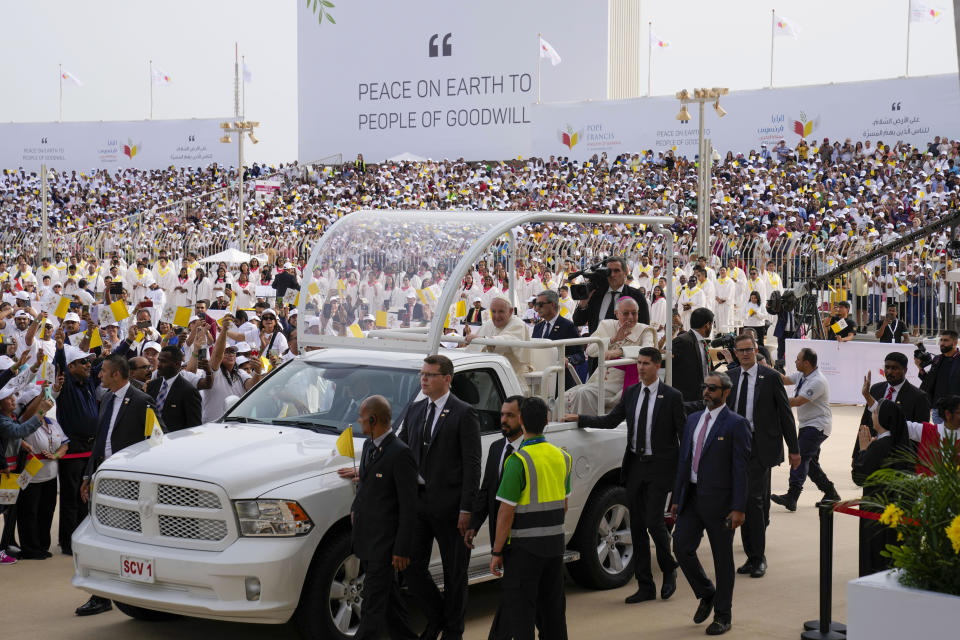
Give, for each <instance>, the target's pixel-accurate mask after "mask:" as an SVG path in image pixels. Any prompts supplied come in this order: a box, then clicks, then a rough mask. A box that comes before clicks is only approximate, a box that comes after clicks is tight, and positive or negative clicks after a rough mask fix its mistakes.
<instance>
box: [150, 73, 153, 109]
mask: <svg viewBox="0 0 960 640" xmlns="http://www.w3.org/2000/svg"><path fill="white" fill-rule="evenodd" d="M150 119H151V120H153V60H151V61H150Z"/></svg>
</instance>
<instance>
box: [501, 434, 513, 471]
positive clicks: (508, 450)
mask: <svg viewBox="0 0 960 640" xmlns="http://www.w3.org/2000/svg"><path fill="white" fill-rule="evenodd" d="M512 453H513V445H512V444H510V443H509V442H508V443H507V446H505V447H504V448H503V464H501V465H500V475H499V476H498V477H499V478H503V468H504V467H505V466H506V465H507V458H509V457H510V454H512Z"/></svg>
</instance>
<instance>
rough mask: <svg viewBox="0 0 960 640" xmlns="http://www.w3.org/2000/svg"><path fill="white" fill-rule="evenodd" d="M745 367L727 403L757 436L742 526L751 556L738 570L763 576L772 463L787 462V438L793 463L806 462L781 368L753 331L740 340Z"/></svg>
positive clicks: (733, 373)
mask: <svg viewBox="0 0 960 640" xmlns="http://www.w3.org/2000/svg"><path fill="white" fill-rule="evenodd" d="M734 345H735V349H736V356H737V359H738V360H739V361H740V366H739V367H734V368H732V369H731V370H730V371H729V372H728V373H729V374H730V380H731V381H732V383H733V392H732V393H730V394H728V397H727V406H728V407H729V408H730V409H731V410H732V411H734V412H736V413H737V414H739V415H741V416H743V417H744V418H746V419H747V422H748V423H749V425H750V429H751V431H753V442H752V444H751V447H750V464H749V466H748V472H749V483H748V484H749V486H748V489H749V495H748V499H747V510H746V514H747V519H746V522H745V523H744V525H743V529H741V531H740V535H741V537H742V538H743V550H744V552H745V553H746V554H747V562H746V563H745V564H743V566H741V567H739V568H737V573H741V574H750V577H751V578H762V577H763V576H764V575H765V574H766V572H767V558H766V532H767V522H769V519H770V469H772V468H773V467H775V466H777V465H779V464H780V463H781V462H783V443H784V442H786V443H787V451H788V453H789V459H790V468H792V469H796V468H797V467H798V466H800V445H799V443H798V441H797V424H796V421H795V420H794V419H793V411H792V410H791V409H790V401H789V399H788V398H787V391H786V389H784V387H783V380H782V379H781V378H780V374H779V373H777V372H776V371H774V370H773V369H771V368H770V367H765V366H763V365H761V364H759V363H758V362H757V341H756V340H755V339H754V338H753V336H752V335H750V334H741V335H739V336H737V340H736V342H735V343H734Z"/></svg>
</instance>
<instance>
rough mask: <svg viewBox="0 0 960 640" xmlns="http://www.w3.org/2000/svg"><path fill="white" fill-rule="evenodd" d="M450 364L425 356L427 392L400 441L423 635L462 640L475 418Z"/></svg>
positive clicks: (411, 581) (475, 471) (475, 469)
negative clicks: (436, 564)
mask: <svg viewBox="0 0 960 640" xmlns="http://www.w3.org/2000/svg"><path fill="white" fill-rule="evenodd" d="M452 379H453V362H451V361H450V358H447V357H446V356H442V355H432V356H427V357H426V358H424V361H423V365H422V366H421V368H420V389H421V391H423V394H424V395H425V396H426V398H424V399H423V400H420V401H418V402H414V403H413V404H412V405H410V406H409V407H408V408H407V410H406V415H405V417H404V420H403V427H402V430H401V432H400V435H399V437H400V439H401V440H403V441H404V443H406V445H407V446H409V447H410V449H411V451H412V452H413V457H414V459H415V460H416V462H417V470H418V474H417V482H418V493H417V522H416V526H415V530H414V546H413V557H412V559H411V564H410V569H409V570H408V571H407V584H408V586H409V587H410V591H411V592H412V593H413V594H414V596H416V598H417V600H418V601H419V602H420V605H421V606H422V607H423V609H424V613H425V614H426V616H427V628H426V630H425V631H424V633H423V634H422V635H421V636H420V637H421V638H429V639H436V638H437V637H438V636H439V634H440V632H441V631H443V637H444V640H448V639H449V640H453V639H455V638H462V637H463V617H464V614H465V612H466V608H467V565H468V563H469V561H470V550H469V549H468V548H467V547H466V545H464V544H463V538H464V536H465V535H466V532H467V529H469V528H470V514H471V513H472V511H473V505H474V502H475V500H476V496H477V488H478V486H479V485H480V456H481V451H480V421H479V419H478V417H477V413H476V411H474V409H473V407H471V406H470V405H468V404H467V403H466V402H463V401H462V400H460V399H459V398H457V397H456V396H455V395H453V394H451V393H450V382H451V381H452ZM434 541H436V542H437V546H438V547H439V549H440V557H441V560H442V562H443V595H441V594H440V590H439V589H437V585H436V584H434V582H433V578H432V577H431V576H430V571H429V566H430V554H431V552H432V551H433V543H434Z"/></svg>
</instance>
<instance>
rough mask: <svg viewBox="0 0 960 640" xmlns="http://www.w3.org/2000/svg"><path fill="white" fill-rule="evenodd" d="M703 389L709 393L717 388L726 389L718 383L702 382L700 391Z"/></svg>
mask: <svg viewBox="0 0 960 640" xmlns="http://www.w3.org/2000/svg"><path fill="white" fill-rule="evenodd" d="M704 389H706V390H707V391H709V392H710V393H713V392H715V391H716V390H717V389H726V387H724V386H723V385H719V384H702V385H700V391H703V390H704Z"/></svg>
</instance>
